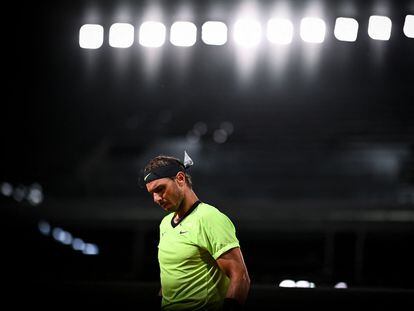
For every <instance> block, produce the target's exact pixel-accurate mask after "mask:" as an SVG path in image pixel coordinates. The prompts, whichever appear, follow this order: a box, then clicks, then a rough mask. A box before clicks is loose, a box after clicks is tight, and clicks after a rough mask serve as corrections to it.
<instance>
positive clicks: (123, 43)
mask: <svg viewBox="0 0 414 311" xmlns="http://www.w3.org/2000/svg"><path fill="white" fill-rule="evenodd" d="M132 43H134V26H132V25H131V24H127V23H115V24H112V26H111V28H109V45H110V46H112V47H114V48H129V47H130V46H131V45H132Z"/></svg>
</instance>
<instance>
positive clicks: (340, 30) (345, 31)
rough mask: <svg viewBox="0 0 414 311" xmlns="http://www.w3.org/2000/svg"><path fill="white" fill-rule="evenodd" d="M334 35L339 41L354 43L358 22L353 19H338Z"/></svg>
mask: <svg viewBox="0 0 414 311" xmlns="http://www.w3.org/2000/svg"><path fill="white" fill-rule="evenodd" d="M334 34H335V38H337V39H338V40H339V41H348V42H352V41H356V38H357V36H358V22H357V21H356V20H355V19H353V18H348V17H338V18H337V19H336V22H335V30H334Z"/></svg>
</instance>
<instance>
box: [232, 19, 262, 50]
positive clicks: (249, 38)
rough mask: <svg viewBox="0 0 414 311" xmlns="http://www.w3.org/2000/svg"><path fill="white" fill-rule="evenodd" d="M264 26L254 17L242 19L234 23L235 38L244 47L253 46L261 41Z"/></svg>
mask: <svg viewBox="0 0 414 311" xmlns="http://www.w3.org/2000/svg"><path fill="white" fill-rule="evenodd" d="M261 36H262V27H261V26H260V23H259V22H258V21H256V20H252V19H240V20H238V21H237V22H236V23H235V24H234V40H235V41H236V43H237V44H239V45H241V46H244V47H253V46H256V45H258V44H259V43H260V40H261Z"/></svg>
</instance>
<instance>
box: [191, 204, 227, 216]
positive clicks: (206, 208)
mask: <svg viewBox="0 0 414 311" xmlns="http://www.w3.org/2000/svg"><path fill="white" fill-rule="evenodd" d="M197 213H198V214H199V217H200V218H203V217H209V218H211V217H214V216H223V215H224V216H225V214H224V213H223V212H221V211H220V210H219V209H218V208H217V207H215V206H213V205H211V204H208V203H204V202H202V203H201V204H200V205H199V208H198V209H197Z"/></svg>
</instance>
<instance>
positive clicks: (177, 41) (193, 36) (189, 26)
mask: <svg viewBox="0 0 414 311" xmlns="http://www.w3.org/2000/svg"><path fill="white" fill-rule="evenodd" d="M196 40H197V27H196V25H194V24H193V23H191V22H175V23H174V24H172V26H171V33H170V41H171V43H172V44H173V45H175V46H192V45H194V44H195V43H196Z"/></svg>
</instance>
